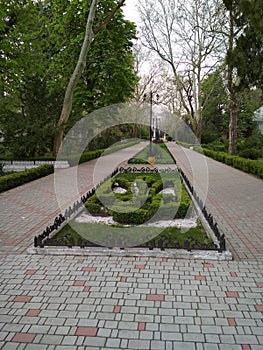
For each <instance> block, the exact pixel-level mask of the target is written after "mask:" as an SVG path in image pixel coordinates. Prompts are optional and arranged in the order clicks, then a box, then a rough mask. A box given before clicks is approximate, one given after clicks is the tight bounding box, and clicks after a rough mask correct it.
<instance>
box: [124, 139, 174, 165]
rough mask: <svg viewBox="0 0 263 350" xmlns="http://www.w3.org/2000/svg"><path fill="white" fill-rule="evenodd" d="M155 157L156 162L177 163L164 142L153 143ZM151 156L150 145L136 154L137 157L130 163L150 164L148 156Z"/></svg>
mask: <svg viewBox="0 0 263 350" xmlns="http://www.w3.org/2000/svg"><path fill="white" fill-rule="evenodd" d="M151 155H153V156H154V157H155V164H175V161H174V159H173V157H172V156H171V153H170V152H169V150H168V149H167V147H166V145H165V144H164V143H160V144H155V143H153V144H152V154H151ZM149 156H150V145H148V146H147V147H145V148H144V149H143V150H142V151H140V152H139V153H138V154H136V156H135V157H133V158H131V159H130V160H129V162H128V163H129V164H149V162H148V157H149Z"/></svg>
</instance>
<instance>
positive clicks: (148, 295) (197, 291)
mask: <svg viewBox="0 0 263 350" xmlns="http://www.w3.org/2000/svg"><path fill="white" fill-rule="evenodd" d="M139 147H140V146H139V145H138V148H139ZM174 147H175V148H176V152H177V158H178V163H179V165H181V166H183V162H185V164H186V165H185V169H184V170H185V171H186V172H187V171H188V172H189V177H190V176H191V171H189V169H191V167H192V169H193V167H194V165H193V164H194V163H195V161H196V162H197V163H199V161H200V159H198V156H197V158H196V154H195V153H194V152H192V153H191V151H189V152H190V153H189V154H188V152H187V154H188V156H187V159H188V163H187V161H186V160H185V159H186V158H185V157H184V154H185V152H184V151H182V149H181V148H178V146H174ZM135 148H136V147H135ZM135 148H133V150H128V151H126V152H127V153H125V152H124V153H122V152H121V153H119V154H118V157H117V158H119V161H121V160H122V159H125V157H126V158H127V156H128V154H130V153H132V152H136V149H135ZM175 148H174V149H175ZM180 152H182V153H181V154H180ZM191 157H192V158H191ZM189 159H190V163H192V164H191V167H190V168H189ZM194 159H195V160H194ZM115 160H116V162H117V159H116V158H115ZM107 162H109V163H110V164H112V166H114V163H113V162H112V160H110V157H108V158H107ZM211 162H212V163H213V164H212V165H210V160H208V163H209V166H208V168H209V176H210V181H209V190H208V201H209V202H208V203H209V204H208V205H209V209H210V208H211V210H215V213H216V209H217V210H218V208H219V207H218V206H219V205H223V204H222V202H221V199H220V200H218V201H214V200H215V199H214V198H213V191H215V190H216V185H217V186H218V187H217V188H218V189H221V188H222V187H220V184H221V186H222V185H227V188H228V191H229V196H228V197H225V195H223V193H222V194H221V192H220V193H219V194H220V198H222V200H226V198H228V199H229V200H231V198H232V197H233V200H234V198H235V197H234V192H233V193H232V196H231V194H230V190H231V187H230V183H227V182H226V178H224V176H223V175H222V174H223V173H224V171H225V170H224V171H223V170H220V169H222V167H221V165H218V164H214V161H211ZM215 163H216V162H215ZM95 166H96V161H91V162H88V163H87V164H84V165H81V166H80V167H79V178H80V179H82V180H81V181H80V184H79V185H80V192H81V191H83V193H85V192H86V191H87V190H88V189H89V188H90V186H92V185H93V182H94V179H93V177H92V175H91V173H92V171H93V170H92V169H94V167H95ZM187 166H188V170H187ZM197 169H198V167H197V168H196V170H195V171H194V173H196V171H198V170H197ZM213 169H214V170H213ZM227 170H229V167H227V169H226V171H227ZM211 174H213V176H214V180H211V179H212V176H211ZM241 174H242V173H240V172H238V173H237V174H236V177H235V181H233V182H236V183H240V187H241V189H240V188H239V190H240V191H242V190H244V189H245V196H248V195H249V194H248V191H249V189H251V190H252V188H253V191H254V192H253V196H254V197H253V198H255V199H256V200H258V198H259V197H258V196H257V193H256V192H255V190H254V186H255V183H256V184H257V185H256V186H258V192H259V193H261V192H260V191H262V190H261V188H262V187H260V184H261V186H262V182H260V181H258V180H257V179H255V178H253V177H250V176H249V175H248V178H247V182H245V180H244V178H243V177H242V175H241ZM102 175H103V172H102V174H101V176H102ZM217 175H218V180H216V176H217ZM229 176H231V175H229ZM246 176H247V175H246ZM68 177H69V178H70V174H69V175H68ZM99 177H100V176H99V174H97V178H96V179H95V181H97V180H99ZM252 179H253V180H254V179H255V182H254V181H253V180H252ZM53 182H54V180H53V178H52V175H51V176H48V177H46V178H43V179H40V180H37V181H34V182H33V183H31V184H27V185H24V186H21V187H19V188H17V189H14V190H11V191H8V192H6V193H4V194H2V195H0V213H1V222H0V239H1V242H0V252H1V257H0V349H1V350H95V349H97V350H104V349H111V350H117V349H132V350H138V349H147V350H181V349H182V350H184V349H187V350H188V349H189V350H263V262H262V259H261V257H260V254H262V252H260V251H257V252H256V253H255V252H252V253H253V254H251V255H250V251H251V247H250V245H248V244H246V243H247V241H249V242H251V241H253V239H254V238H253V237H255V236H254V234H252V236H251V237H252V238H251V240H249V236H246V237H247V240H244V239H241V238H242V235H243V234H244V233H243V232H242V233H241V234H239V235H237V234H236V236H233V237H235V239H236V240H237V243H238V244H240V248H239V247H238V248H237V249H236V251H237V253H239V255H238V257H239V258H240V260H241V261H237V260H235V261H230V262H223V261H221V262H211V261H202V260H198V261H190V260H176V259H167V258H147V257H129V258H128V257H110V256H101V257H99V256H97V257H95V256H88V257H76V256H75V257H74V256H35V255H33V256H31V255H27V254H25V248H26V247H27V246H28V245H31V244H32V238H33V236H34V234H36V233H38V232H39V231H41V230H42V227H43V226H45V225H46V224H48V223H49V222H50V221H49V220H50V219H52V218H54V216H55V215H57V214H56V213H57V212H58V211H59V210H60V209H59V208H58V206H57V205H56V202H55V194H54V191H53V192H52V188H53V186H54V185H53ZM252 183H253V184H252ZM199 185H200V187H198V190H199V191H200V193H201V192H202V193H205V190H204V184H202V183H200V184H199ZM237 187H238V186H237V184H236V187H234V188H232V191H234V189H235V190H236V189H237ZM64 191H65V205H66V204H69V203H72V201H74V200H73V199H74V198H72V197H71V196H72V195H73V196H74V194H72V193H71V192H70V189H69V188H68V187H67V184H65V189H64ZM226 192H227V191H225V193H226ZM219 194H218V193H217V194H216V195H219ZM224 198H225V199H224ZM240 198H241V197H240ZM240 198H239V199H237V200H241V199H240ZM37 199H38V202H37V203H36V200H37ZM32 203H36V205H32ZM210 203H212V204H213V205H214V208H215V209H214V208H213V206H210ZM233 203H234V204H236V202H235V201H233ZM242 203H243V202H242ZM260 203H262V202H260V199H259V203H258V205H260ZM240 205H241V204H240ZM220 208H221V207H220ZM229 208H231V204H229ZM250 208H251V211H253V210H254V209H253V208H252V206H251V205H250ZM220 210H222V209H220ZM261 210H262V206H261ZM224 213H225V212H224V211H222V212H221V214H222V215H223V214H224ZM227 213H229V210H227ZM244 215H245V214H244ZM218 218H219V216H218ZM229 222H230V221H227V222H226V228H227V229H228V230H229V231H227V233H230V232H231V231H230V229H229V227H228V226H227V223H229ZM236 225H237V222H235V226H236ZM229 226H230V225H229ZM261 227H262V225H261ZM254 230H255V232H256V233H257V235H258V236H259V238H260V237H262V235H261V232H262V231H256V230H257V229H256V228H255V229H254ZM228 239H229V242H231V239H232V236H231V235H229V236H228ZM232 244H233V246H234V245H235V242H234V241H232ZM254 244H255V243H253V247H254ZM260 244H261V245H262V240H261V241H258V246H259V247H260ZM246 247H247V248H246ZM245 248H246V250H245ZM243 250H245V252H246V253H245V254H241V253H240V252H242V251H243Z"/></svg>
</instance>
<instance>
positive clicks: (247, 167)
mask: <svg viewBox="0 0 263 350" xmlns="http://www.w3.org/2000/svg"><path fill="white" fill-rule="evenodd" d="M203 152H204V154H205V155H206V156H208V157H210V158H213V159H215V160H217V161H219V162H222V163H225V164H227V165H230V166H233V167H234V168H236V169H239V170H242V171H244V172H246V173H249V174H252V175H256V176H258V177H260V178H261V179H262V178H263V163H261V162H259V161H257V160H252V159H246V158H242V157H239V156H231V155H229V154H227V153H224V152H215V151H211V150H208V149H206V148H203Z"/></svg>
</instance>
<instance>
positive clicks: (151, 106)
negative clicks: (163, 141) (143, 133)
mask: <svg viewBox="0 0 263 350" xmlns="http://www.w3.org/2000/svg"><path fill="white" fill-rule="evenodd" d="M146 98H147V94H144V95H143V100H144V101H146ZM156 100H157V101H158V100H159V95H158V94H156ZM152 121H153V92H152V91H150V126H149V133H150V150H149V157H152V156H153V151H152Z"/></svg>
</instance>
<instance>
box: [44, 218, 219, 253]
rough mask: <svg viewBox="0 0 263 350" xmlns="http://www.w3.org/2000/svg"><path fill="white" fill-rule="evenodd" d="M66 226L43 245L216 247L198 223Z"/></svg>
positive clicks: (207, 248)
mask: <svg viewBox="0 0 263 350" xmlns="http://www.w3.org/2000/svg"><path fill="white" fill-rule="evenodd" d="M73 225H74V228H73V227H71V226H70V225H67V226H65V227H64V228H63V229H62V230H61V231H59V232H58V233H57V234H56V235H55V236H54V237H53V238H51V239H48V240H46V241H45V246H68V247H72V246H81V247H99V246H104V247H108V248H112V247H120V248H124V247H132V246H137V247H142V248H149V249H153V248H162V249H187V250H192V249H204V250H213V249H217V247H216V246H215V244H214V242H213V241H212V239H210V238H208V237H207V235H206V232H205V231H204V229H203V227H202V225H201V224H198V226H197V227H196V228H191V229H190V230H188V231H187V232H185V233H184V232H183V231H182V230H181V229H180V228H177V227H167V228H165V229H164V230H163V231H162V232H161V233H160V228H157V227H146V226H143V227H140V226H135V227H121V226H119V227H114V226H107V225H103V224H91V223H85V224H84V223H74V224H73Z"/></svg>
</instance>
